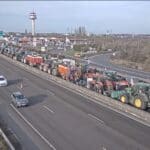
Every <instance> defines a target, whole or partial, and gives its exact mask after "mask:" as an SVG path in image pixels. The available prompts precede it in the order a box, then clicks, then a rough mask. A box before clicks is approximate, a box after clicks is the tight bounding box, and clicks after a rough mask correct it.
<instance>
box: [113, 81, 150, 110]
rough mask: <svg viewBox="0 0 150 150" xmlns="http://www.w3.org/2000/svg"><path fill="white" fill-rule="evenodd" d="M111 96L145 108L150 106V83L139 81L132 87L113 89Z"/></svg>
mask: <svg viewBox="0 0 150 150" xmlns="http://www.w3.org/2000/svg"><path fill="white" fill-rule="evenodd" d="M111 97H112V98H114V99H117V100H120V101H121V102H122V103H127V104H131V105H133V106H135V107H136V108H139V109H142V110H145V109H147V108H148V107H150V84H148V83H144V82H139V83H136V84H135V85H134V86H132V87H129V88H125V89H123V90H117V91H113V92H112V93H111Z"/></svg>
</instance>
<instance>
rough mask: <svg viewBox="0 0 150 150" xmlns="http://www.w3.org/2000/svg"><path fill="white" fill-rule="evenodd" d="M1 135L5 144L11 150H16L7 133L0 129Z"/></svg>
mask: <svg viewBox="0 0 150 150" xmlns="http://www.w3.org/2000/svg"><path fill="white" fill-rule="evenodd" d="M0 135H1V136H2V137H3V138H4V140H5V142H6V143H7V145H8V146H9V148H10V149H11V150H15V148H14V146H13V145H12V144H11V142H10V141H9V139H8V138H7V136H6V135H5V133H4V132H3V130H2V129H1V128H0Z"/></svg>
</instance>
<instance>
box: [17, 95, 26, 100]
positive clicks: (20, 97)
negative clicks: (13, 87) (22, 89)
mask: <svg viewBox="0 0 150 150" xmlns="http://www.w3.org/2000/svg"><path fill="white" fill-rule="evenodd" d="M16 98H17V99H24V98H25V97H24V95H16Z"/></svg>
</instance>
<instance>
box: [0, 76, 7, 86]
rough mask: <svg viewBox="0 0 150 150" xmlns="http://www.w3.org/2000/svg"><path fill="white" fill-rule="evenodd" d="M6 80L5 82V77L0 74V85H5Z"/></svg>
mask: <svg viewBox="0 0 150 150" xmlns="http://www.w3.org/2000/svg"><path fill="white" fill-rule="evenodd" d="M7 84H8V82H7V79H6V78H5V77H4V76H3V75H1V76H0V86H7Z"/></svg>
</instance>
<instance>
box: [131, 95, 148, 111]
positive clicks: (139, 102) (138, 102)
mask: <svg viewBox="0 0 150 150" xmlns="http://www.w3.org/2000/svg"><path fill="white" fill-rule="evenodd" d="M147 102H148V97H147V96H146V95H145V94H139V95H137V96H135V98H134V101H133V105H134V106H135V107H137V108H139V109H142V110H145V109H146V108H147Z"/></svg>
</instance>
